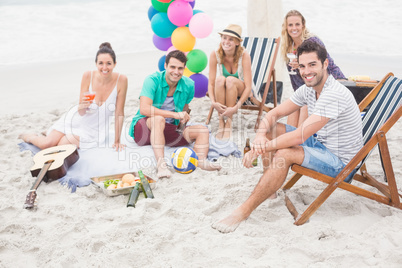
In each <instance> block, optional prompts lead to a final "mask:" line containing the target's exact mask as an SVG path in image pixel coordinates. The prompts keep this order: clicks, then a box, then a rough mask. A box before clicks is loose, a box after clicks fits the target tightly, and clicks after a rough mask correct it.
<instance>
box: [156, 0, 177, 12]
mask: <svg viewBox="0 0 402 268" xmlns="http://www.w3.org/2000/svg"><path fill="white" fill-rule="evenodd" d="M173 1H174V0H172V1H170V2H169V3H163V2H159V1H158V0H151V3H152V6H153V7H154V8H155V9H156V10H158V11H159V12H167V10H168V7H169V5H170V3H172V2H173Z"/></svg>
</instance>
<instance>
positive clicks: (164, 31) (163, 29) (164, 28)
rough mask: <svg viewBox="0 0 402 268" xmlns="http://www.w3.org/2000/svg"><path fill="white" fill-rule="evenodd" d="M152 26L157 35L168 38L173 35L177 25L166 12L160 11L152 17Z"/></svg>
mask: <svg viewBox="0 0 402 268" xmlns="http://www.w3.org/2000/svg"><path fill="white" fill-rule="evenodd" d="M151 28H152V31H153V32H154V33H155V34H156V35H157V36H159V37H162V38H168V37H170V36H171V35H172V33H173V31H174V30H175V29H176V28H177V26H176V25H174V24H172V23H171V22H170V21H169V18H168V16H167V14H166V13H164V12H160V13H157V14H155V15H154V16H153V17H152V20H151Z"/></svg>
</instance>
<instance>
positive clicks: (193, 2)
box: [189, 0, 195, 8]
mask: <svg viewBox="0 0 402 268" xmlns="http://www.w3.org/2000/svg"><path fill="white" fill-rule="evenodd" d="M189 3H190V5H191V8H194V6H195V0H194V1H191V2H189Z"/></svg>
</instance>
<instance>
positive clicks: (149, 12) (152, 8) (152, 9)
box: [148, 6, 159, 20]
mask: <svg viewBox="0 0 402 268" xmlns="http://www.w3.org/2000/svg"><path fill="white" fill-rule="evenodd" d="M157 13H159V11H158V10H156V9H155V8H154V7H153V6H150V7H149V9H148V19H149V20H152V17H153V16H154V15H155V14H157Z"/></svg>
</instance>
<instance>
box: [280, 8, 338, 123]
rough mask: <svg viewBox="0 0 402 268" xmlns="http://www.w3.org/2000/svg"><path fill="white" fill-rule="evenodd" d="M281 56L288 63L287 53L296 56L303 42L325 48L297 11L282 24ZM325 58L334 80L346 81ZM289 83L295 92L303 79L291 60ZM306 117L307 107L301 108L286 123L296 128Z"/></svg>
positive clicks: (289, 14) (336, 67)
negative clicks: (309, 42) (310, 42)
mask: <svg viewBox="0 0 402 268" xmlns="http://www.w3.org/2000/svg"><path fill="white" fill-rule="evenodd" d="M281 39H282V40H281V41H282V51H281V53H282V56H283V58H284V59H285V61H288V60H289V59H288V56H287V54H288V53H292V54H296V51H297V48H298V47H299V46H300V45H301V43H303V42H304V41H305V40H310V41H313V42H315V43H318V44H320V45H322V46H323V47H325V45H324V43H323V42H322V41H321V40H320V39H319V38H318V37H317V36H314V35H313V34H311V33H310V32H309V30H308V29H307V28H306V19H305V18H304V17H303V15H302V14H301V13H300V12H299V11H297V10H290V11H289V12H288V13H287V14H286V16H285V18H284V20H283V24H282V38H281ZM327 58H328V61H329V65H328V71H329V73H330V74H332V76H333V77H334V78H335V79H346V78H345V76H344V75H343V73H342V71H341V69H340V68H339V67H338V66H336V64H335V63H334V60H333V59H332V58H331V57H330V55H329V54H327ZM287 68H288V71H289V76H290V81H291V83H292V87H293V90H294V91H296V89H298V88H299V87H300V86H302V85H304V82H303V79H302V77H301V76H300V73H299V70H298V68H299V64H298V63H297V60H296V59H291V60H290V61H289V64H288V65H287ZM307 116H308V114H307V107H303V108H302V109H301V111H300V112H299V111H297V112H294V113H293V114H291V115H289V116H288V121H287V123H288V124H289V125H292V126H295V127H298V126H299V125H300V124H301V123H302V122H303V121H304V119H306V118H307Z"/></svg>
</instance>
